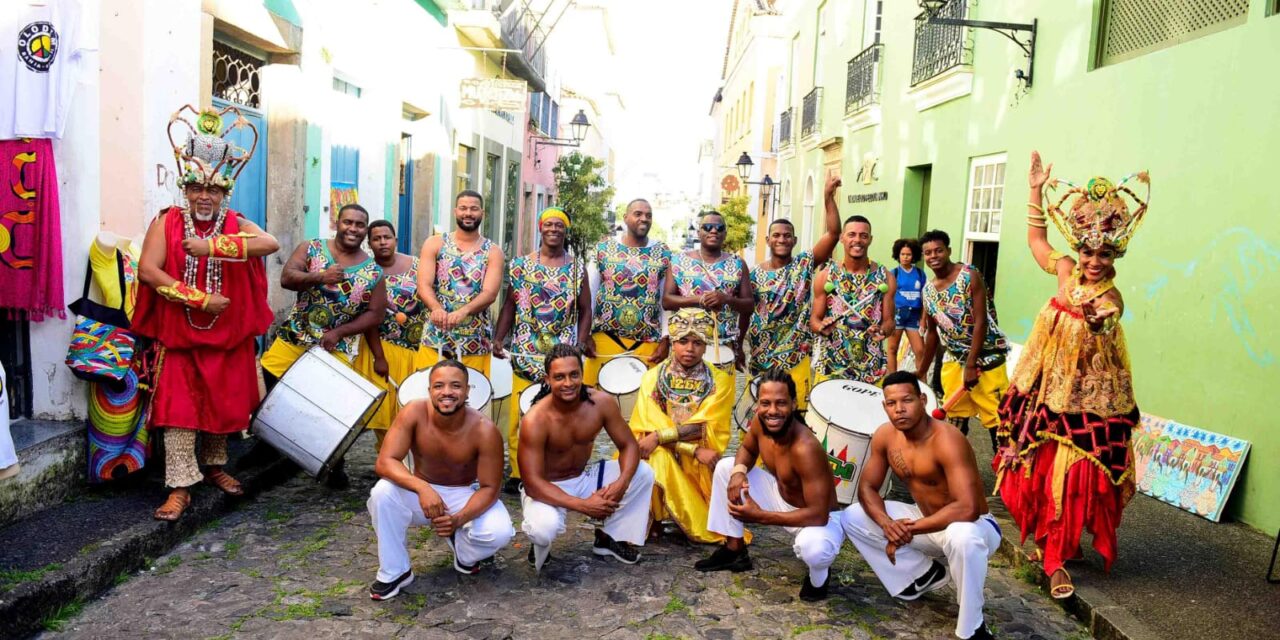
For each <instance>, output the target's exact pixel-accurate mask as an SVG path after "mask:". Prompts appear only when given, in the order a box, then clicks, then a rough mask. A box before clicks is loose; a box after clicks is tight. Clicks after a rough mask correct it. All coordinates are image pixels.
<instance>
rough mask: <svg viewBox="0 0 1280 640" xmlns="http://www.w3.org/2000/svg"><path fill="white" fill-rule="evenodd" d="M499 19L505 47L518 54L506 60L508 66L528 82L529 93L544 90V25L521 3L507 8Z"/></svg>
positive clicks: (545, 59) (545, 27)
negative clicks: (514, 50)
mask: <svg viewBox="0 0 1280 640" xmlns="http://www.w3.org/2000/svg"><path fill="white" fill-rule="evenodd" d="M522 6H523V7H524V8H521V7H522ZM498 20H499V22H500V23H501V25H502V39H503V41H504V42H505V44H506V45H507V47H508V48H510V49H518V50H520V52H521V55H519V56H516V59H515V60H512V59H510V58H508V60H507V62H508V67H510V68H513V70H514V71H516V73H517V75H520V76H522V77H524V78H525V80H528V81H529V84H530V85H532V87H531V90H534V91H545V90H546V84H545V82H544V78H546V77H547V56H546V50H545V49H544V48H543V46H542V45H543V43H544V41H545V40H546V37H547V33H546V30H547V25H545V24H543V21H542V20H540V19H539V17H538V16H537V15H535V14H534V13H533V12H532V11H530V10H529V9H528V7H527V6H525V5H524V4H523V3H520V4H514V3H513V4H511V5H508V6H507V8H506V9H505V10H504V11H503V12H502V14H501V16H500V17H499V18H498ZM520 67H524V68H523V69H521V68H520Z"/></svg>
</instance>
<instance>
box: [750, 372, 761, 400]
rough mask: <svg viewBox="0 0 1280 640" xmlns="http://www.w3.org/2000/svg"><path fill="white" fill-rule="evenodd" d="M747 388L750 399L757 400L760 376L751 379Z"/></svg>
mask: <svg viewBox="0 0 1280 640" xmlns="http://www.w3.org/2000/svg"><path fill="white" fill-rule="evenodd" d="M747 388H749V389H750V390H751V399H752V400H759V399H760V376H756V377H754V378H752V379H751V383H750V384H748V385H747Z"/></svg>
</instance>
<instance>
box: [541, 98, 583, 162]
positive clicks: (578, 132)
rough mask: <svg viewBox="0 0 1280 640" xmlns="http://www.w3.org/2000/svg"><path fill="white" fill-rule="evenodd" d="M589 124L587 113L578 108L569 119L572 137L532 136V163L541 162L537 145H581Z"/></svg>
mask: <svg viewBox="0 0 1280 640" xmlns="http://www.w3.org/2000/svg"><path fill="white" fill-rule="evenodd" d="M590 126H591V122H590V121H589V120H587V113H586V112H585V111H583V110H582V109H578V113H577V115H575V116H573V119H572V120H570V121H569V132H570V133H571V134H573V137H572V138H553V137H546V138H534V139H533V164H534V166H537V165H539V164H541V158H539V157H538V147H577V146H581V145H582V141H583V140H585V139H586V138H587V127H590Z"/></svg>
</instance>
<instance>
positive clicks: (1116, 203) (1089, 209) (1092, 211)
mask: <svg viewBox="0 0 1280 640" xmlns="http://www.w3.org/2000/svg"><path fill="white" fill-rule="evenodd" d="M1130 181H1137V182H1140V183H1142V184H1144V185H1146V187H1147V192H1146V194H1145V195H1143V196H1142V197H1139V196H1138V194H1136V193H1134V192H1133V190H1132V189H1130V188H1129V187H1126V186H1125V184H1126V183H1128V182H1130ZM1057 182H1059V181H1056V180H1055V181H1054V183H1057ZM1061 182H1062V183H1063V184H1066V185H1067V186H1068V187H1070V189H1068V190H1067V192H1066V193H1065V194H1063V195H1062V197H1061V198H1059V199H1058V201H1057V202H1056V203H1054V204H1052V205H1050V206H1049V207H1048V208H1047V210H1046V211H1045V213H1046V214H1047V215H1048V217H1049V218H1050V219H1051V220H1053V223H1054V224H1055V225H1057V227H1058V230H1059V231H1061V232H1062V235H1063V237H1065V238H1066V239H1067V242H1069V243H1071V248H1072V249H1074V250H1079V249H1080V248H1081V247H1089V248H1090V249H1099V248H1101V247H1102V246H1103V245H1109V246H1111V247H1114V248H1115V250H1116V256H1117V257H1120V256H1123V255H1124V253H1125V250H1126V249H1127V248H1128V246H1129V241H1130V240H1132V239H1133V235H1134V233H1136V232H1137V231H1138V227H1139V226H1141V225H1142V220H1143V218H1144V217H1145V216H1146V213H1147V203H1148V202H1150V200H1151V179H1150V177H1149V176H1148V175H1147V172H1145V171H1142V172H1139V173H1134V174H1130V175H1129V176H1126V177H1125V178H1124V179H1123V180H1121V181H1120V183H1119V184H1114V183H1112V182H1111V181H1110V180H1108V179H1106V178H1103V177H1101V176H1099V177H1095V178H1093V179H1091V180H1089V182H1088V183H1086V184H1085V185H1084V186H1079V185H1076V184H1072V183H1070V182H1067V181H1066V180H1062V181H1061ZM1054 186H1056V184H1053V185H1050V189H1052V188H1053V187H1054ZM1125 196H1128V198H1129V199H1130V200H1132V201H1133V203H1134V204H1135V205H1136V207H1135V208H1134V209H1133V211H1130V210H1129V204H1128V203H1127V202H1126V200H1125ZM1068 200H1071V201H1072V202H1071V206H1070V208H1069V210H1065V211H1064V210H1063V205H1065V204H1067V201H1068ZM1046 201H1048V200H1047V199H1046Z"/></svg>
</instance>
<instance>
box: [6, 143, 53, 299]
mask: <svg viewBox="0 0 1280 640" xmlns="http://www.w3.org/2000/svg"><path fill="white" fill-rule="evenodd" d="M61 228H62V227H61V223H60V222H59V210H58V174H57V171H56V170H55V169H54V164H53V145H52V144H51V143H50V142H49V140H46V139H43V138H23V139H19V140H0V308H4V309H8V310H9V313H10V315H25V316H26V317H27V318H28V319H30V320H32V321H36V322H38V321H40V320H43V319H44V318H45V317H46V316H55V315H56V316H58V317H59V318H65V317H67V316H66V311H64V310H63V304H64V301H63V299H62V243H61V242H60V239H61V234H62V231H61Z"/></svg>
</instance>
